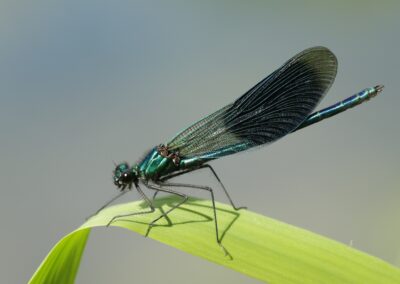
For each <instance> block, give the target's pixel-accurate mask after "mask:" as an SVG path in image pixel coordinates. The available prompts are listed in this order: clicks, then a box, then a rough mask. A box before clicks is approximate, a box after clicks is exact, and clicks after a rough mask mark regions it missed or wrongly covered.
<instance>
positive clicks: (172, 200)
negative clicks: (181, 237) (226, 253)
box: [116, 195, 240, 242]
mask: <svg viewBox="0 0 400 284" xmlns="http://www.w3.org/2000/svg"><path fill="white" fill-rule="evenodd" d="M179 201H180V199H179V198H177V197H175V196H173V195H169V196H164V197H160V198H157V199H155V200H154V206H155V207H156V209H158V210H159V211H160V212H161V215H162V214H164V213H165V211H164V209H163V206H168V207H172V206H173V205H175V204H176V203H177V202H179ZM198 201H203V199H200V198H193V197H190V198H189V199H188V201H186V202H185V203H184V204H182V205H181V206H179V207H177V208H175V209H174V211H175V210H181V211H186V212H188V213H190V214H195V215H197V216H200V217H201V218H202V219H201V220H187V221H181V222H172V221H171V219H170V217H169V216H168V214H167V215H166V216H165V217H164V218H165V219H166V221H167V224H154V225H152V226H150V223H151V222H150V223H149V222H144V221H140V220H132V219H124V218H119V219H118V220H116V221H124V222H131V223H136V224H143V225H149V226H148V229H147V232H146V234H145V236H146V237H147V236H148V235H149V234H150V231H151V229H152V228H153V227H172V226H180V225H185V224H191V223H201V222H212V221H213V220H214V218H213V217H210V216H209V215H208V214H204V213H202V212H198V211H196V210H193V209H189V208H185V207H183V206H185V205H191V206H193V207H199V208H206V209H210V214H211V215H213V213H212V210H213V207H212V205H205V204H199V203H198ZM210 203H211V201H210ZM139 206H140V207H141V208H143V209H145V208H147V207H148V205H147V203H146V202H142V203H141V204H140V205H139ZM216 210H217V216H218V212H220V213H221V212H224V213H228V214H230V215H232V218H231V219H230V220H229V222H228V224H227V225H224V227H223V228H221V227H219V232H220V236H219V240H220V241H221V242H222V240H223V239H224V238H225V236H226V234H227V233H228V231H229V230H230V229H231V228H232V226H233V225H234V223H235V222H236V221H237V220H238V218H239V217H240V212H238V211H235V210H234V209H232V210H227V209H222V208H218V207H216ZM219 225H220V224H219Z"/></svg>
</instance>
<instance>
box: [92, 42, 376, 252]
mask: <svg viewBox="0 0 400 284" xmlns="http://www.w3.org/2000/svg"><path fill="white" fill-rule="evenodd" d="M336 72H337V60H336V57H335V55H334V54H333V53H332V52H331V51H330V50H329V49H327V48H325V47H313V48H309V49H306V50H304V51H303V52H301V53H299V54H297V55H295V56H294V57H293V58H291V59H290V60H289V61H287V62H286V63H285V64H284V65H283V66H281V67H280V68H279V69H277V70H276V71H275V72H273V73H272V74H271V75H269V76H268V77H266V78H264V79H263V80H262V81H261V82H259V83H258V84H256V85H255V86H254V87H253V88H251V89H250V90H249V91H248V92H246V93H245V94H244V95H242V96H241V97H239V98H238V99H237V100H236V101H234V102H233V103H231V104H228V105H227V106H225V107H223V108H221V109H220V110H218V111H216V112H214V113H213V114H211V115H209V116H207V117H205V118H204V119H202V120H200V121H198V122H196V123H195V124H193V125H192V126H190V127H188V128H187V129H185V130H184V131H182V132H181V133H179V134H178V135H177V136H176V137H175V138H173V139H172V140H171V141H169V142H168V143H166V144H165V145H159V146H157V147H154V148H153V149H152V150H151V151H150V152H149V153H148V154H147V155H146V156H145V158H144V159H143V160H141V161H140V162H139V163H137V164H136V165H133V166H129V165H128V164H127V163H121V164H119V165H117V166H116V168H115V170H114V184H115V185H116V186H117V187H118V188H119V189H120V190H121V192H120V193H119V195H118V196H116V197H114V198H113V199H112V200H111V201H109V202H107V203H106V204H105V205H104V206H103V207H102V208H100V209H99V211H100V210H101V209H103V208H104V207H106V206H108V205H109V204H110V203H111V202H112V201H114V200H115V199H117V198H118V197H119V196H121V195H122V194H124V193H125V192H127V191H128V190H126V189H127V188H128V189H131V188H132V185H134V186H135V188H136V189H137V191H138V192H139V193H140V194H141V196H142V197H143V199H144V200H145V201H146V202H147V204H148V208H149V209H148V210H147V211H144V212H132V213H130V214H126V215H120V216H115V217H114V218H113V219H112V220H110V223H111V222H113V221H116V220H117V219H118V218H120V217H126V216H133V215H138V214H146V213H149V212H153V211H154V210H155V209H154V206H153V202H152V201H151V200H150V199H149V198H148V197H147V196H146V195H145V194H144V193H143V191H142V190H141V188H140V184H143V185H145V186H146V187H147V188H149V189H151V190H154V192H155V195H156V194H157V193H158V192H167V193H171V194H175V195H178V196H180V197H181V202H179V203H178V204H175V205H174V206H173V207H171V208H170V209H169V210H168V211H166V212H164V213H163V214H162V215H161V216H159V217H158V218H157V219H155V220H154V221H153V222H152V223H150V226H149V228H150V227H151V226H152V225H153V224H154V223H155V222H156V221H158V220H159V219H161V218H162V217H165V216H166V215H167V214H168V213H169V212H171V211H172V210H174V209H175V208H177V207H178V206H180V205H181V204H183V203H184V202H185V201H186V200H187V198H188V197H187V195H186V194H184V193H182V191H181V190H180V191H175V188H196V189H200V190H203V191H208V192H209V193H210V197H211V201H212V205H213V213H214V224H215V231H216V239H217V243H218V244H219V245H220V246H221V247H222V245H221V240H220V238H219V232H218V222H217V212H216V209H215V202H214V192H213V189H212V188H210V187H208V186H201V185H192V184H183V183H171V182H169V180H170V179H172V178H174V177H177V176H179V175H182V174H185V173H188V172H192V171H195V170H199V169H208V170H210V171H211V172H212V173H213V175H214V176H215V178H216V179H217V180H218V182H219V183H220V185H221V187H222V189H223V191H224V193H225V194H226V196H227V198H228V199H229V201H230V203H231V205H232V207H233V208H234V209H236V210H237V209H240V207H237V206H235V204H234V203H233V201H232V199H231V197H230V196H229V194H228V192H227V190H226V189H225V187H224V185H223V184H222V182H221V180H220V179H219V177H218V175H217V174H216V172H215V170H214V169H213V168H212V167H211V166H210V165H209V164H208V162H210V161H212V160H214V159H217V158H220V157H223V156H226V155H231V154H234V153H237V152H240V151H244V150H247V149H249V148H252V147H255V146H259V145H265V144H269V143H272V142H274V141H276V140H278V139H280V138H282V137H283V136H285V135H287V134H289V133H292V132H295V131H297V130H299V129H302V128H304V127H307V126H309V125H311V124H314V123H316V122H319V121H321V120H323V119H326V118H328V117H331V116H333V115H336V114H338V113H340V112H343V111H345V110H347V109H349V108H352V107H354V106H356V105H359V104H361V103H363V102H364V101H367V100H369V99H370V98H372V97H374V96H376V95H377V94H378V93H380V92H381V91H382V89H383V86H380V85H378V86H376V87H373V88H368V89H365V90H363V91H361V92H359V93H358V94H356V95H353V96H351V97H349V98H347V99H345V100H343V101H341V102H339V103H337V104H335V105H332V106H330V107H328V108H325V109H323V110H320V111H317V112H314V113H312V111H313V110H314V109H315V107H316V106H317V105H318V103H319V102H320V101H321V99H322V98H323V97H324V95H325V93H326V92H327V90H328V89H329V88H330V86H331V85H332V83H333V81H334V79H335V76H336ZM155 195H154V196H155ZM99 211H98V212H99ZM222 248H223V247H222Z"/></svg>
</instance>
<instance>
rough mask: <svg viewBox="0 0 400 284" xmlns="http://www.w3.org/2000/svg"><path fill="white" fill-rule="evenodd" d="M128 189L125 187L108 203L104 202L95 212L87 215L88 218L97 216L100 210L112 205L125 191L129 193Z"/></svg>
mask: <svg viewBox="0 0 400 284" xmlns="http://www.w3.org/2000/svg"><path fill="white" fill-rule="evenodd" d="M127 192H128V191H125V189H123V190H122V191H121V192H119V193H118V195H116V196H114V197H113V198H112V199H111V200H110V201H107V202H106V204H104V205H103V206H101V207H100V208H99V209H98V210H97V211H96V212H95V213H93V214H92V215H90V216H88V217H86V220H89V219H90V218H92V217H93V216H96V215H97V214H99V212H100V211H101V210H103V209H104V208H106V207H107V206H108V205H110V204H111V203H113V202H114V201H115V200H117V199H118V198H120V197H121V196H122V195H124V194H125V193H127Z"/></svg>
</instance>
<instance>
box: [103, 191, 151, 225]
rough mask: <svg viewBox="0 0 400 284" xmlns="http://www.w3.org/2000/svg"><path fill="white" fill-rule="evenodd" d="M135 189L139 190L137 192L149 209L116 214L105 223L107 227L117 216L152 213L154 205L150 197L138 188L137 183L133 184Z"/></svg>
mask: <svg viewBox="0 0 400 284" xmlns="http://www.w3.org/2000/svg"><path fill="white" fill-rule="evenodd" d="M135 186H136V189H137V191H138V192H139V194H140V195H141V196H142V198H143V200H144V201H145V202H146V203H147V205H148V206H149V207H150V210H149V211H142V212H133V213H129V214H122V215H117V216H114V217H113V218H112V219H111V220H110V221H109V222H108V224H107V227H108V226H110V224H111V223H113V222H114V221H115V219H118V218H123V217H129V216H135V215H142V214H149V213H153V212H154V210H155V209H154V206H153V203H152V202H151V201H150V199H149V198H148V197H147V196H146V195H145V194H144V193H143V191H142V190H141V189H140V187H139V185H135Z"/></svg>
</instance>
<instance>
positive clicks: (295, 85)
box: [167, 47, 337, 159]
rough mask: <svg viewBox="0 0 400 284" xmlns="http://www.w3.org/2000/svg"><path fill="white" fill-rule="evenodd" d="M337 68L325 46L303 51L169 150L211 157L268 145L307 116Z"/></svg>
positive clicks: (180, 137)
mask: <svg viewBox="0 0 400 284" xmlns="http://www.w3.org/2000/svg"><path fill="white" fill-rule="evenodd" d="M336 71H337V59H336V57H335V55H334V54H333V53H332V52H331V51H330V50H329V49H327V48H325V47H313V48H309V49H306V50H304V51H303V52H301V53H299V54H297V55H296V56H294V57H293V58H291V59H290V60H289V61H287V62H286V63H285V64H284V65H283V66H282V67H280V68H279V69H278V70H276V71H275V72H273V73H272V74H271V75H269V76H268V77H266V78H265V79H264V80H262V81H261V82H259V83H258V84H257V85H255V86H254V87H253V88H251V89H250V90H249V91H248V92H246V93H245V94H244V95H243V96H241V97H240V98H238V99H237V100H236V101H235V102H234V103H232V104H229V105H227V106H225V107H224V108H222V109H220V110H218V111H216V112H215V113H213V114H211V115H209V116H207V117H206V118H204V119H202V120H200V121H198V122H197V123H195V124H193V125H192V126H190V127H189V128H187V129H186V130H184V131H182V132H181V133H179V134H178V135H177V136H176V137H175V138H174V139H172V141H171V142H169V143H168V144H167V145H168V148H169V149H170V150H172V151H179V153H180V156H181V157H182V158H194V157H198V158H203V159H215V158H219V157H221V156H225V155H229V154H233V153H236V152H239V151H243V150H246V149H248V148H251V147H254V146H257V145H262V144H266V143H271V142H273V141H275V140H277V139H279V138H281V137H283V136H285V135H286V134H288V133H290V132H292V131H293V130H295V129H296V128H297V127H298V126H299V125H300V124H301V123H302V122H303V121H304V120H305V119H306V117H307V116H308V115H309V114H310V113H311V112H312V111H313V110H314V108H315V107H316V106H317V104H318V103H319V102H320V100H321V99H322V97H323V96H324V94H325V93H326V91H327V90H328V89H329V88H330V86H331V85H332V83H333V81H334V79H335V76H336Z"/></svg>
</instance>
